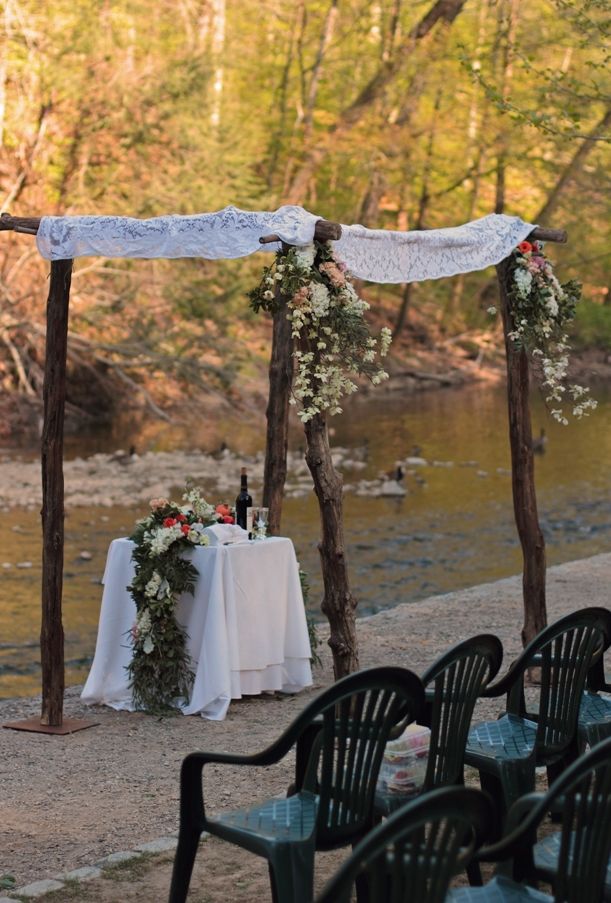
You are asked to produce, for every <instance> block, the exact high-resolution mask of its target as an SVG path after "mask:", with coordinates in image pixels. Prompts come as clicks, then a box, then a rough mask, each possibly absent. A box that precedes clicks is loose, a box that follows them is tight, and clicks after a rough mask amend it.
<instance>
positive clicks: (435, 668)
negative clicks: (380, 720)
mask: <svg viewBox="0 0 611 903" xmlns="http://www.w3.org/2000/svg"><path fill="white" fill-rule="evenodd" d="M502 660H503V646H502V643H501V641H500V640H499V638H498V637H496V636H493V635H492V634H489V633H484V634H480V635H479V636H474V637H471V638H470V639H468V640H463V641H462V642H461V643H457V644H456V645H455V646H452V648H451V649H448V651H447V652H445V653H444V654H443V655H442V656H441V658H439V659H437V661H436V662H434V664H433V665H431V667H430V668H428V669H427V670H426V671H425V672H424V674H423V675H422V683H423V684H424V688H425V708H424V714H423V716H422V717H421V718H420V719H419V720H420V723H421V724H423V725H425V726H427V727H429V728H430V730H431V737H430V744H429V753H428V760H427V770H426V774H425V778H424V784H423V787H422V791H421V792H424V791H426V790H432V789H433V788H434V787H441V786H447V785H452V784H457V785H462V784H463V783H464V779H463V770H464V758H465V746H466V743H467V735H468V733H469V727H470V725H471V718H472V715H473V709H474V708H475V703H476V702H477V699H478V696H480V695H481V694H482V692H483V690H484V689H485V687H486V686H487V685H488V684H489V683H490V681H491V680H493V679H494V678H495V677H496V675H497V673H498V670H499V668H500V667H501V662H502ZM404 804H405V797H401V795H399V794H393V793H385V792H381V791H378V792H377V793H376V799H375V811H376V814H377V815H389V814H390V813H391V812H394V811H395V810H396V809H398V808H399V807H400V806H402V805H404Z"/></svg>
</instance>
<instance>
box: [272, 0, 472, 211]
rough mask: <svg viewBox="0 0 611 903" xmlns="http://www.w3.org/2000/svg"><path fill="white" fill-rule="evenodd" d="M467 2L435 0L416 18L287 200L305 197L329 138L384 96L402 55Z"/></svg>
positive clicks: (309, 156) (294, 181) (308, 160)
mask: <svg viewBox="0 0 611 903" xmlns="http://www.w3.org/2000/svg"><path fill="white" fill-rule="evenodd" d="M464 5H465V0H436V2H434V3H433V5H432V6H431V7H430V9H429V10H428V12H427V13H426V14H425V15H424V16H423V17H422V18H421V19H420V20H419V21H418V22H417V24H416V25H415V26H414V27H413V28H412V29H411V31H410V32H409V33H408V34H407V35H406V37H405V39H404V41H403V42H402V43H401V44H400V45H399V46H398V47H397V50H396V52H395V53H394V55H393V57H392V59H391V60H389V61H388V62H382V64H381V66H380V67H379V69H378V70H377V71H376V72H375V74H374V75H373V77H372V78H371V79H370V80H369V82H368V83H367V84H366V85H365V87H364V88H363V89H362V91H361V92H360V93H359V95H358V97H357V98H356V99H355V100H354V101H353V102H352V103H351V104H350V105H349V106H348V107H346V109H344V110H343V111H342V112H341V113H340V115H339V117H338V119H337V121H336V122H335V123H334V125H333V126H332V127H331V129H330V131H329V134H328V136H327V140H326V141H325V142H321V141H318V142H317V143H316V144H315V145H314V146H312V147H311V148H310V149H309V151H308V152H307V153H306V156H305V159H304V160H303V163H302V164H301V166H300V167H299V169H298V170H297V171H296V172H295V173H294V175H293V176H292V178H291V183H290V185H289V186H288V187H287V189H286V192H285V202H286V203H287V204H299V203H301V202H302V201H303V198H304V195H305V192H306V189H307V186H308V184H309V182H310V180H311V179H312V177H313V175H314V173H315V172H316V170H317V169H318V168H319V166H320V165H321V163H322V161H323V160H324V159H325V158H326V157H327V155H328V154H329V151H330V141H329V139H332V138H336V139H337V138H339V137H340V136H343V135H345V134H346V133H347V132H349V131H350V129H352V128H353V127H354V126H355V125H357V123H359V122H360V121H361V119H362V117H363V115H364V114H365V112H366V110H368V109H369V108H370V107H371V105H372V103H374V101H376V100H377V99H378V98H379V97H381V96H382V94H383V93H384V91H385V89H386V87H387V86H388V85H389V84H390V82H391V81H392V80H393V78H394V77H395V76H396V74H397V73H398V71H399V69H400V66H401V63H402V61H403V59H405V57H406V56H409V54H410V53H411V52H412V51H413V50H414V48H415V47H416V46H417V44H418V42H419V41H422V40H423V39H424V38H426V36H427V35H428V34H430V33H431V32H432V31H433V29H434V28H435V26H436V25H437V23H439V22H444V23H446V24H447V25H450V24H451V23H452V22H453V21H454V19H455V18H456V17H457V16H458V14H459V13H460V11H461V10H462V8H463V6H464Z"/></svg>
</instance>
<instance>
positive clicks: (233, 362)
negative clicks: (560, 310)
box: [0, 0, 611, 438]
mask: <svg viewBox="0 0 611 903" xmlns="http://www.w3.org/2000/svg"><path fill="white" fill-rule="evenodd" d="M0 9H1V10H2V12H1V16H2V19H1V26H0V27H1V29H2V32H1V39H2V48H1V52H0V204H1V209H2V211H10V212H11V213H13V214H15V215H19V216H28V215H32V216H40V215H43V214H59V215H62V214H111V213H112V214H118V215H125V216H135V217H150V216H156V215H161V214H165V213H180V214H187V213H200V212H207V211H213V210H217V209H219V208H221V207H223V206H225V205H227V204H234V205H236V206H239V207H242V208H245V209H253V210H271V209H275V208H276V207H278V206H280V205H281V204H285V203H291V204H301V205H303V206H305V207H307V208H308V209H310V210H311V211H313V212H316V213H317V214H319V215H320V216H322V217H326V218H327V219H330V220H335V221H340V222H346V223H353V222H361V223H363V224H365V225H366V226H368V227H371V228H391V229H401V230H405V229H423V228H441V227H444V226H452V225H458V224H460V223H463V222H467V221H469V220H471V219H474V218H476V217H479V216H482V215H485V214H487V213H490V212H494V211H496V212H504V213H508V214H516V215H519V216H521V217H522V218H523V219H525V220H527V221H530V222H534V223H540V224H541V225H546V226H553V227H557V228H565V229H567V230H568V233H569V236H570V239H569V244H568V245H567V246H566V248H560V247H558V246H553V248H552V246H550V248H549V249H548V250H550V255H551V257H552V259H554V260H556V261H557V262H558V264H559V266H558V273H559V276H560V278H561V280H564V279H568V278H570V277H576V278H578V279H580V280H581V281H582V282H583V283H584V295H585V300H584V302H583V303H582V305H581V307H580V311H579V317H578V321H577V324H576V328H575V335H574V342H575V343H576V344H577V346H578V347H581V348H589V347H592V346H595V347H597V348H599V349H601V350H602V351H603V352H604V354H608V353H609V352H611V296H610V294H609V285H610V275H611V273H610V269H611V256H610V250H609V244H608V224H609V212H610V210H609V207H610V196H609V190H608V189H609V183H610V180H611V170H610V168H609V165H608V164H609V140H610V132H611V128H610V126H611V100H610V98H611V90H610V80H611V79H610V75H609V72H610V70H609V65H608V63H609V55H610V47H611V44H610V42H609V31H610V30H611V29H610V20H611V15H610V13H611V6H610V4H609V2H608V0H541V2H539V3H537V4H533V3H528V2H526V0H437V2H435V0H410V2H407V0H382V2H374V3H372V2H369V0H293V2H291V3H287V4H285V5H284V6H282V5H279V4H277V3H272V2H271V0H256V2H255V0H156V2H155V3H154V4H153V5H151V3H150V2H141V0H51V2H48V3H41V2H40V0H1V2H0ZM263 263H264V259H263V258H262V257H261V256H260V255H255V256H254V257H251V258H248V259H245V260H239V261H202V260H177V261H163V260H154V261H143V260H139V261H130V260H102V259H95V258H91V259H81V260H80V261H77V262H76V266H75V273H74V278H73V291H72V301H71V305H72V307H71V324H70V347H69V389H68V401H69V405H68V411H69V414H70V415H71V416H73V417H76V418H77V419H78V418H79V417H80V418H93V419H99V418H103V417H107V418H108V417H112V416H113V413H114V412H115V411H116V410H117V409H118V408H119V407H123V406H125V404H126V403H127V402H128V401H130V402H138V403H140V404H146V405H148V407H149V408H151V409H152V410H153V411H154V412H155V413H157V414H165V415H166V416H167V411H168V410H176V409H177V407H178V406H182V408H183V411H184V410H185V406H186V409H187V410H189V405H192V404H201V402H202V399H203V400H204V403H206V400H208V402H209V403H212V402H214V404H218V402H219V399H220V400H221V401H222V402H223V403H224V402H225V401H227V400H228V401H229V402H230V403H234V404H240V403H241V402H244V400H248V398H249V394H250V397H251V398H252V397H254V396H255V395H256V394H257V392H259V391H260V390H261V387H262V386H263V385H264V380H265V373H266V368H267V364H268V357H269V335H270V327H269V323H268V322H267V321H266V319H265V318H263V317H257V316H256V315H255V314H253V313H252V312H251V311H250V310H249V307H248V302H247V299H246V296H245V293H246V291H247V290H248V289H249V288H251V287H252V286H253V285H254V284H255V283H256V281H257V280H258V274H259V271H260V267H261V265H262V264H263ZM47 275H48V264H47V263H46V262H45V261H43V260H42V259H41V258H40V257H39V255H38V253H37V251H36V248H35V244H34V242H33V240H32V239H31V238H28V237H25V236H20V235H14V234H12V233H2V238H1V241H0V385H1V387H2V396H1V401H0V414H2V417H0V438H10V437H11V436H13V437H14V436H15V435H17V434H19V433H21V432H22V431H23V430H27V428H28V427H31V426H32V425H33V424H34V423H35V422H37V420H38V416H39V411H40V394H41V389H42V373H43V345H44V329H45V327H44V317H45V301H46V294H47V289H48V282H47ZM362 288H363V292H364V295H365V297H367V298H368V299H369V300H370V302H371V303H372V315H373V319H374V321H375V322H377V323H378V324H379V325H384V324H386V325H390V326H391V328H392V329H393V330H394V332H395V337H396V342H395V345H394V362H395V366H397V365H398V364H400V363H401V362H404V361H405V360H406V359H408V358H409V355H410V353H412V352H413V350H414V349H415V348H418V347H427V348H433V347H435V348H437V349H441V353H442V354H443V353H444V349H447V348H448V347H449V346H450V344H451V345H452V346H453V347H454V348H456V347H460V348H462V349H463V352H464V354H465V355H467V356H469V355H474V354H476V355H477V356H478V357H479V358H480V359H481V357H482V354H483V353H485V354H488V353H490V354H491V355H492V354H493V353H494V349H495V348H500V347H501V346H502V337H501V333H500V329H499V325H498V323H496V322H495V321H494V320H492V319H491V317H490V315H489V314H487V313H486V309H487V308H488V307H490V306H491V304H494V301H495V293H496V287H495V283H494V280H493V278H492V273H491V271H488V272H486V273H475V274H470V275H468V276H458V277H455V278H453V279H446V280H439V281H437V282H426V283H422V284H419V285H413V286H364V287H362Z"/></svg>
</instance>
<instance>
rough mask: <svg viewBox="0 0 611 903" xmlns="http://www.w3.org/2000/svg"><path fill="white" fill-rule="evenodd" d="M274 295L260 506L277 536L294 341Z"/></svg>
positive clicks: (282, 301) (283, 306) (283, 309)
mask: <svg viewBox="0 0 611 903" xmlns="http://www.w3.org/2000/svg"><path fill="white" fill-rule="evenodd" d="M287 247H288V246H287ZM285 250H286V249H285ZM275 293H276V299H277V300H278V301H279V302H280V307H279V308H278V310H276V312H275V313H274V315H273V331H272V353H271V359H270V363H269V399H268V402H267V411H266V417H267V434H266V439H265V467H264V471H263V505H264V506H265V507H267V508H269V532H270V533H271V534H276V535H277V534H278V533H279V532H280V520H281V517H282V499H283V496H284V484H285V482H286V470H287V467H286V455H287V450H288V441H289V399H290V397H291V386H292V384H293V339H292V336H291V328H292V327H291V323H290V321H289V320H288V319H287V316H286V299H285V298H283V297H282V295H281V294H280V289H278V288H276V289H275Z"/></svg>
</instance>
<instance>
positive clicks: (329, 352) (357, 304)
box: [248, 242, 391, 423]
mask: <svg viewBox="0 0 611 903" xmlns="http://www.w3.org/2000/svg"><path fill="white" fill-rule="evenodd" d="M275 287H278V288H279V289H280V293H281V296H282V297H281V298H278V297H277V296H276V293H275V292H274V288H275ZM248 294H249V298H250V302H251V306H252V308H253V310H255V311H259V310H261V309H262V310H266V311H269V312H271V313H273V312H274V311H275V310H276V309H277V308H278V305H279V304H281V303H283V302H282V299H285V298H286V299H288V301H287V304H286V307H287V317H288V319H289V320H290V321H291V324H292V335H293V338H294V339H295V340H296V341H295V343H294V349H293V358H294V360H295V364H296V375H295V380H294V384H293V397H292V398H291V404H298V405H299V412H298V413H299V417H300V419H301V420H302V421H303V422H304V423H306V422H307V421H308V420H311V419H312V417H314V416H315V414H318V413H321V412H323V411H326V412H327V413H329V414H339V413H341V407H340V404H339V402H340V400H341V398H342V397H343V396H345V395H349V394H351V393H352V392H355V391H356V389H357V386H356V384H355V383H354V382H353V380H352V378H351V376H350V375H349V374H359V375H364V376H367V377H368V378H369V379H370V380H371V382H372V383H373V384H374V385H376V384H377V383H380V382H381V381H382V380H384V379H388V373H386V371H385V370H384V369H383V368H382V367H381V366H380V364H379V363H378V361H377V360H376V359H377V358H383V357H385V356H386V354H387V353H388V349H389V347H390V341H391V332H390V329H388V328H386V327H384V328H383V329H382V330H381V332H380V335H379V337H378V338H376V337H374V336H372V335H371V333H370V331H369V327H368V325H367V323H366V322H365V319H364V313H365V311H366V310H368V309H369V304H368V303H367V301H364V300H363V299H362V298H359V296H358V294H357V293H356V291H355V289H354V286H353V285H352V283H351V282H350V278H349V276H348V274H347V272H346V267H345V265H344V264H343V263H342V262H341V261H338V260H336V259H335V257H334V256H333V251H332V248H331V244H330V243H329V242H324V243H322V242H314V243H313V244H311V245H305V246H303V247H293V248H291V249H290V250H289V251H288V252H287V253H286V254H284V253H283V252H282V251H279V252H278V253H277V254H276V258H275V260H274V262H273V263H272V264H271V265H270V266H268V267H265V268H264V270H263V276H262V279H261V282H260V284H259V285H258V286H257V287H256V288H255V289H253V290H252V291H251V292H249V293H248Z"/></svg>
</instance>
